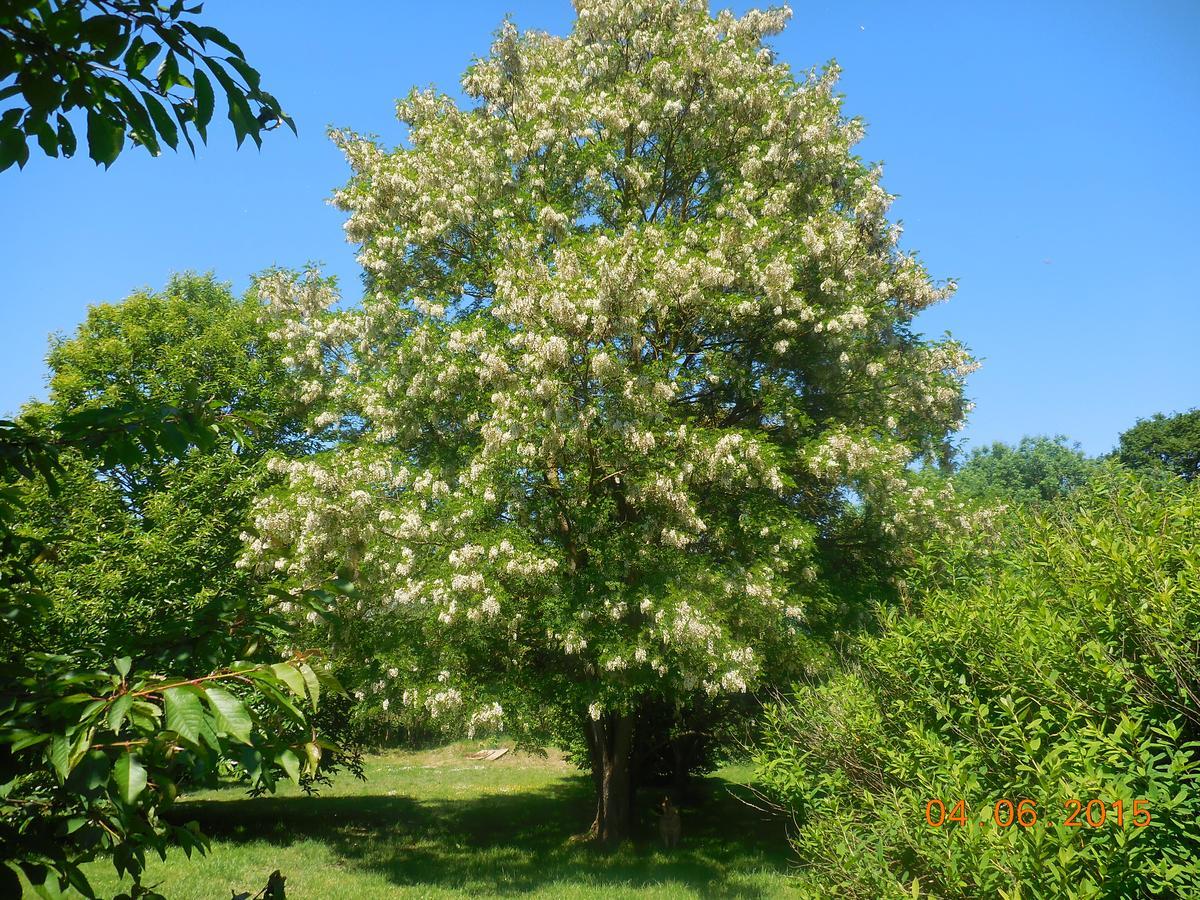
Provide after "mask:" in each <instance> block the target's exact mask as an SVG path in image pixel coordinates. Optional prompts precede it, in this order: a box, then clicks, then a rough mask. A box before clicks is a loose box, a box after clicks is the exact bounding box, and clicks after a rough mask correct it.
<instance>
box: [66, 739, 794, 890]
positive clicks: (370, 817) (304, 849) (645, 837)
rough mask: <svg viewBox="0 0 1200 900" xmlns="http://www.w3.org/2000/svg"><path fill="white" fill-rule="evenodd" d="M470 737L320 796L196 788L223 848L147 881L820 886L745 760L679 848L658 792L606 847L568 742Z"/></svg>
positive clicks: (108, 876) (100, 883)
mask: <svg viewBox="0 0 1200 900" xmlns="http://www.w3.org/2000/svg"><path fill="white" fill-rule="evenodd" d="M474 746H475V745H468V744H454V745H450V746H448V747H443V748H441V749H438V750H434V751H429V752H421V753H399V752H395V753H387V754H382V755H378V756H372V757H369V758H368V760H367V765H366V774H367V780H366V781H365V782H362V781H358V780H356V779H354V778H353V777H351V776H349V775H343V776H340V777H338V778H337V779H336V780H335V782H334V784H333V786H332V787H327V788H325V789H323V790H322V792H321V795H320V796H317V797H305V796H303V794H300V793H299V792H298V791H297V790H296V789H295V788H293V787H291V786H289V787H288V788H285V789H283V790H282V791H281V792H280V794H279V795H277V796H274V797H262V798H257V799H252V798H249V797H247V796H246V795H245V793H244V792H243V791H241V790H240V789H238V788H226V789H222V790H216V791H205V792H203V793H198V794H195V795H192V796H190V797H189V798H187V801H186V802H184V803H181V804H179V805H178V806H177V807H176V809H175V811H174V812H173V814H172V818H174V819H177V820H180V821H187V820H189V819H195V820H197V821H198V822H199V823H200V825H201V827H202V828H203V829H204V831H205V832H206V833H207V834H208V835H209V836H210V837H211V838H212V849H211V851H210V852H209V854H208V855H207V856H204V857H193V858H192V859H191V860H188V859H187V858H186V857H185V856H184V855H183V854H182V853H178V854H172V855H169V856H168V857H167V860H166V861H165V862H160V861H159V860H158V859H157V858H156V859H154V861H153V862H152V863H151V865H150V867H149V870H148V872H147V877H146V879H145V882H146V883H147V884H155V883H157V885H158V890H159V891H161V892H162V893H163V894H165V895H166V896H167V897H169V898H172V900H188V898H195V900H216V898H222V900H224V898H228V897H229V895H230V890H231V889H232V888H237V889H238V890H239V891H240V890H247V889H249V890H251V891H252V892H253V891H257V890H258V889H259V888H261V887H262V886H263V885H264V884H265V883H266V879H267V875H268V874H269V873H270V872H271V871H272V870H274V869H280V870H281V871H282V872H283V874H284V875H285V876H287V894H288V897H289V898H296V900H304V898H339V900H341V898H346V900H353V898H368V897H369V898H378V897H422V898H425V897H429V898H438V897H463V896H469V897H491V896H503V895H508V896H512V895H518V894H519V895H521V896H523V897H529V898H551V897H553V898H565V900H570V898H581V897H605V898H610V897H639V898H668V897H670V898H674V897H746V898H750V897H811V896H814V893H815V892H814V891H813V890H811V889H808V890H806V889H805V887H804V884H802V883H801V882H800V881H798V880H797V878H796V877H795V876H794V873H792V872H790V856H789V848H788V846H787V843H786V841H785V839H784V832H783V826H782V824H781V823H780V822H779V821H778V820H773V821H769V820H764V818H763V817H762V815H761V814H760V813H758V812H757V811H755V810H754V809H751V808H750V807H748V806H747V805H745V804H744V803H742V802H741V801H740V800H739V799H738V798H737V797H736V796H735V795H736V794H738V793H739V792H740V793H741V795H742V796H745V795H746V792H745V789H744V787H742V785H744V784H745V782H746V780H747V778H748V776H749V769H748V768H746V767H737V766H735V767H727V768H725V769H723V770H721V771H720V772H717V773H716V774H715V775H713V776H710V777H709V778H707V779H705V783H704V788H705V790H704V791H703V792H701V793H702V795H703V796H704V797H705V799H704V800H703V801H701V802H699V803H697V804H695V805H694V806H690V807H685V808H684V809H683V841H682V843H681V845H680V846H679V847H678V848H677V849H675V850H672V851H670V852H668V851H664V850H663V849H662V848H661V846H660V845H659V844H658V843H657V840H656V837H657V835H656V831H655V819H654V815H653V812H652V807H653V801H654V799H655V798H654V797H653V796H651V795H650V794H646V795H644V796H640V797H639V799H638V804H637V807H638V808H637V816H638V819H639V821H638V827H637V835H636V839H635V840H634V841H632V842H630V843H627V844H626V845H624V846H622V847H620V848H619V849H617V850H614V851H604V850H601V849H598V848H596V847H592V846H589V845H586V844H581V843H579V842H577V841H572V840H571V838H572V836H573V835H575V834H577V833H578V832H580V831H582V830H584V828H585V827H586V826H587V824H588V822H589V821H590V812H591V808H592V802H593V801H592V793H591V783H590V780H589V779H588V778H587V776H586V775H583V774H581V773H579V771H578V770H576V769H574V768H573V767H571V766H569V765H568V764H566V763H564V762H563V761H562V760H561V758H559V757H558V756H557V755H556V754H551V755H550V756H548V757H546V758H540V757H537V756H531V755H526V754H512V753H510V754H509V755H508V756H505V757H503V758H502V759H500V760H498V761H496V762H490V763H489V762H476V761H474V760H468V759H466V758H465V754H466V753H467V752H469V751H470V750H471V749H474ZM87 875H88V878H89V879H90V880H91V882H92V885H93V886H94V887H95V888H96V889H97V891H99V892H100V893H101V895H103V894H104V892H106V891H107V892H108V894H109V895H110V896H111V895H112V894H113V893H116V892H117V891H118V890H119V889H120V888H121V884H120V883H119V882H118V881H117V878H116V876H115V873H114V872H113V870H112V867H111V865H110V864H108V863H107V862H103V863H102V862H97V863H93V864H91V865H90V866H88V867H87Z"/></svg>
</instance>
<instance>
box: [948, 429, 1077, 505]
mask: <svg viewBox="0 0 1200 900" xmlns="http://www.w3.org/2000/svg"><path fill="white" fill-rule="evenodd" d="M1097 466H1098V464H1097V462H1096V460H1094V459H1091V458H1089V457H1088V456H1087V454H1085V453H1084V452H1083V450H1081V449H1080V447H1079V445H1078V444H1068V443H1067V438H1066V437H1064V436H1063V435H1058V436H1056V437H1053V438H1049V437H1023V438H1021V441H1020V443H1018V444H1017V445H1016V446H1015V447H1014V446H1012V445H1011V444H1005V443H1003V442H1001V441H996V442H995V443H994V444H992V445H991V446H988V447H976V448H975V449H974V450H972V451H971V453H970V455H969V456H968V457H967V459H966V461H965V462H964V463H963V464H962V466H961V467H960V468H959V470H958V472H957V474H956V475H955V479H954V483H955V486H956V487H957V489H958V491H959V493H961V494H964V495H966V496H969V497H978V498H981V499H988V500H1001V501H1005V502H1009V503H1025V504H1036V503H1045V502H1047V501H1050V500H1054V499H1056V498H1058V497H1063V496H1066V495H1067V494H1070V493H1071V492H1072V491H1074V490H1076V489H1077V488H1079V487H1082V486H1083V485H1084V484H1086V483H1087V481H1088V480H1089V479H1090V478H1091V477H1092V476H1093V475H1095V473H1096V470H1097Z"/></svg>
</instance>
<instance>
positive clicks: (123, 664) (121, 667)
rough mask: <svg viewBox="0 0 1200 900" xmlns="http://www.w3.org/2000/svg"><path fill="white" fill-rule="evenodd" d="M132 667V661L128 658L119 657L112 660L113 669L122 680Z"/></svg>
mask: <svg viewBox="0 0 1200 900" xmlns="http://www.w3.org/2000/svg"><path fill="white" fill-rule="evenodd" d="M132 665H133V660H131V659H130V658H129V657H128V656H121V657H118V658H117V659H114V660H113V668H114V669H116V670H117V674H118V675H120V676H121V677H122V678H127V677H128V676H129V667H130V666H132Z"/></svg>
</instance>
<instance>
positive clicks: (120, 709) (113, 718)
mask: <svg viewBox="0 0 1200 900" xmlns="http://www.w3.org/2000/svg"><path fill="white" fill-rule="evenodd" d="M132 705H133V697H131V696H130V695H129V694H122V695H121V696H120V697H118V698H117V699H116V700H114V701H113V703H112V706H110V707H109V708H108V727H109V728H111V729H112V732H113V734H119V733H120V732H121V725H122V724H124V722H125V716H127V715H128V714H129V707H131V706H132Z"/></svg>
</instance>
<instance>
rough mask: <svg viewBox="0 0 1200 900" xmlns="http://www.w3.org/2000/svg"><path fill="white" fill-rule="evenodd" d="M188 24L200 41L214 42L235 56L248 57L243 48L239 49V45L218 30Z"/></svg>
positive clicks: (206, 26)
mask: <svg viewBox="0 0 1200 900" xmlns="http://www.w3.org/2000/svg"><path fill="white" fill-rule="evenodd" d="M188 24H190V25H192V27H191V28H190V29H189V30H190V31H191V32H192V34H194V35H195V36H196V37H197V38H198V39H199V40H201V41H204V42H207V41H212V42H213V43H214V44H216V45H217V46H218V47H222V48H224V49H225V50H228V51H229V52H230V53H232V54H233V55H234V56H239V57H243V58H244V57H245V56H246V54H245V53H244V52H243V51H242V48H241V47H239V46H238V45H237V44H235V43H234V42H233V41H231V40H230V39H229V38H228V37H226V36H225V34H224V33H223V32H221V31H218V30H217V29H216V28H213V27H212V26H210V25H195V24H193V23H188ZM185 27H186V26H185Z"/></svg>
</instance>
